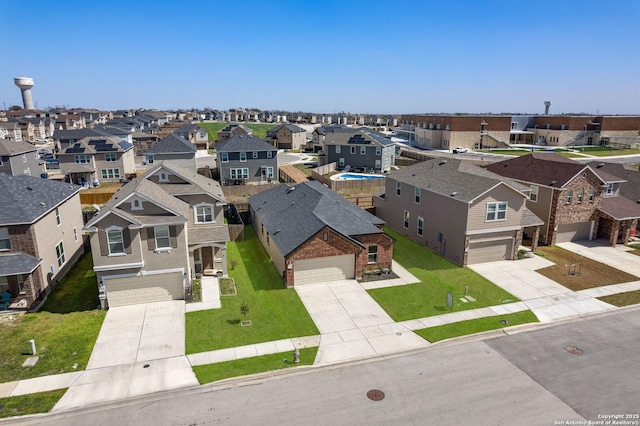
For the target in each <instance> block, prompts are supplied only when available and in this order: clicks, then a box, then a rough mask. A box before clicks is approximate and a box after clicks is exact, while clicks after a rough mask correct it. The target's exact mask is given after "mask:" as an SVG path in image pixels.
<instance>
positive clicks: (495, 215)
mask: <svg viewBox="0 0 640 426" xmlns="http://www.w3.org/2000/svg"><path fill="white" fill-rule="evenodd" d="M506 218H507V203H506V202H505V201H500V202H497V203H488V204H487V222H490V221H494V220H505V219H506Z"/></svg>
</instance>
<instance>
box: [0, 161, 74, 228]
mask: <svg viewBox="0 0 640 426" xmlns="http://www.w3.org/2000/svg"><path fill="white" fill-rule="evenodd" d="M78 191H80V186H78V185H72V184H69V183H62V182H58V181H54V180H48V179H42V178H37V177H33V176H27V175H19V176H7V175H6V174H4V173H0V200H2V202H0V225H18V224H29V223H34V222H36V221H37V220H38V219H40V218H41V217H42V216H44V215H45V214H47V213H48V212H50V211H51V210H53V209H54V208H55V207H57V206H59V205H60V204H61V203H62V202H64V201H66V200H67V199H69V198H71V197H72V196H73V195H75V194H76V193H78Z"/></svg>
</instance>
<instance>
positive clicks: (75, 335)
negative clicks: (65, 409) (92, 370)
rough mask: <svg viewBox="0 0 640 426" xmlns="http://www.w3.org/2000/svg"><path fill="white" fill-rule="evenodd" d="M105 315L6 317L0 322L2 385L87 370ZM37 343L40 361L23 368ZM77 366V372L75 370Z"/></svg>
mask: <svg viewBox="0 0 640 426" xmlns="http://www.w3.org/2000/svg"><path fill="white" fill-rule="evenodd" d="M105 314H106V312H105V311H98V310H94V311H86V312H74V313H70V314H53V313H49V312H40V313H34V314H15V315H3V316H2V317H1V318H0V342H2V345H0V383H4V382H10V381H13V380H20V379H30V378H33V377H40V376H47V375H50V374H60V373H69V372H71V371H78V370H84V369H85V367H86V366H87V362H88V361H89V357H90V356H91V351H92V350H93V346H94V345H95V342H96V339H97V338H98V333H99V332H100V327H101V326H102V322H103V321H104V317H105ZM31 339H33V340H35V343H36V349H37V355H38V356H39V357H40V359H39V360H38V363H37V364H36V365H35V366H34V367H30V368H23V367H22V363H24V361H25V360H26V359H27V358H28V357H29V356H31V352H30V347H29V340H31ZM74 366H75V368H74Z"/></svg>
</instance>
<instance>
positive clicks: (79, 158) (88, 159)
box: [73, 155, 91, 164]
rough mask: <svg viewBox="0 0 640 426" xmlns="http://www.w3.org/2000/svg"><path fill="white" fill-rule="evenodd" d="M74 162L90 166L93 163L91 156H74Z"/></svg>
mask: <svg viewBox="0 0 640 426" xmlns="http://www.w3.org/2000/svg"><path fill="white" fill-rule="evenodd" d="M73 160H74V161H75V163H76V164H89V163H91V156H90V155H74V156H73Z"/></svg>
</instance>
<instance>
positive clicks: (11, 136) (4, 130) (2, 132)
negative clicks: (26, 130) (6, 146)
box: [0, 121, 22, 142]
mask: <svg viewBox="0 0 640 426" xmlns="http://www.w3.org/2000/svg"><path fill="white" fill-rule="evenodd" d="M0 136H2V138H3V139H6V140H9V141H19V142H20V141H22V131H21V130H20V126H19V125H18V123H16V122H14V121H0Z"/></svg>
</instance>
